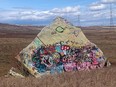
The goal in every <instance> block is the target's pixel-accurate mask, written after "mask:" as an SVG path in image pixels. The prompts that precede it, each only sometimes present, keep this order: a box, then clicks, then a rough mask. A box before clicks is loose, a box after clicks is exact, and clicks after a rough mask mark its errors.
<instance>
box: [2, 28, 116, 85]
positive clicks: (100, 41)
mask: <svg viewBox="0 0 116 87" xmlns="http://www.w3.org/2000/svg"><path fill="white" fill-rule="evenodd" d="M93 28H94V27H93ZM29 32H31V33H29ZM83 32H84V33H85V35H86V36H87V38H88V39H89V40H90V41H91V42H93V43H95V44H96V45H98V47H100V49H101V50H102V51H103V52H104V54H105V56H106V57H107V58H108V59H109V60H110V62H111V63H112V66H111V67H108V68H104V69H98V70H92V71H89V72H88V71H86V72H65V73H63V74H60V75H55V76H44V77H42V78H41V79H40V78H38V79H35V78H31V77H28V78H14V77H4V75H6V74H7V72H8V71H9V69H10V68H11V67H12V66H13V67H16V65H17V64H16V60H15V56H16V55H17V54H18V53H19V52H20V51H21V50H22V49H23V48H24V47H26V46H27V45H28V44H29V43H30V42H31V41H32V40H33V39H34V38H35V37H36V35H37V33H39V31H38V32H35V31H34V33H33V31H28V32H27V31H26V32H25V33H24V32H23V33H22V32H10V33H9V32H8V31H4V32H3V33H0V87H115V86H116V75H115V74H116V30H106V29H87V30H86V29H83Z"/></svg>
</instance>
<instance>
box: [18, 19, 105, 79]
mask: <svg viewBox="0 0 116 87" xmlns="http://www.w3.org/2000/svg"><path fill="white" fill-rule="evenodd" d="M16 58H17V59H18V60H19V61H20V62H21V63H22V64H24V66H25V67H26V68H27V69H28V71H29V72H30V73H31V74H32V75H34V76H35V77H39V76H41V75H44V74H54V73H62V72H65V71H66V72H69V71H73V70H76V71H80V70H90V69H96V68H102V67H103V66H104V65H105V62H106V58H105V57H104V55H103V52H102V51H101V50H100V49H99V48H98V47H97V46H96V45H95V44H93V43H91V42H90V41H89V40H88V39H87V38H86V37H85V35H84V34H83V32H82V31H81V29H80V28H77V27H75V26H73V25H72V24H70V23H69V22H67V21H66V20H65V19H63V18H61V17H58V18H56V19H55V20H54V22H53V23H52V24H51V25H49V26H47V27H44V28H43V29H42V30H41V32H40V33H39V34H38V35H37V37H36V38H35V39H34V40H33V41H32V42H31V43H30V44H29V45H28V46H27V47H26V48H24V49H23V50H22V51H21V52H20V53H19V55H18V56H17V57H16Z"/></svg>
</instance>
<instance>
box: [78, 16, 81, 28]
mask: <svg viewBox="0 0 116 87" xmlns="http://www.w3.org/2000/svg"><path fill="white" fill-rule="evenodd" d="M77 23H78V26H79V27H81V24H80V14H78V21H77Z"/></svg>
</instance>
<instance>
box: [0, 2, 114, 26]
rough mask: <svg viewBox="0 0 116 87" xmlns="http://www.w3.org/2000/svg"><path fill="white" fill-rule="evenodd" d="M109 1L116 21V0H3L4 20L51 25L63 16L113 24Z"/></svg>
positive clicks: (0, 9)
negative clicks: (111, 22) (110, 21)
mask: <svg viewBox="0 0 116 87" xmlns="http://www.w3.org/2000/svg"><path fill="white" fill-rule="evenodd" d="M109 4H112V10H113V23H114V24H115V25H116V0H0V22H1V23H10V24H21V25H25V24H26V25H48V24H50V23H51V21H52V20H53V19H54V18H55V17H57V16H61V17H64V18H66V19H67V20H69V21H70V22H71V23H73V24H74V25H82V26H94V25H109V18H110V10H109V9H110V5H109ZM78 15H80V24H79V23H78Z"/></svg>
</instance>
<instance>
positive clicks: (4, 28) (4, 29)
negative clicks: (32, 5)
mask: <svg viewBox="0 0 116 87" xmlns="http://www.w3.org/2000/svg"><path fill="white" fill-rule="evenodd" d="M42 28H43V26H22V25H11V24H4V23H0V33H38V32H39V31H40V30H41V29H42Z"/></svg>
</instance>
